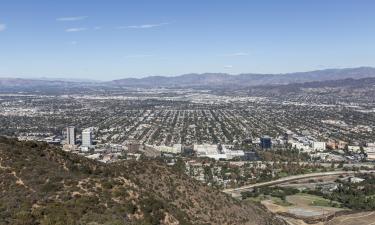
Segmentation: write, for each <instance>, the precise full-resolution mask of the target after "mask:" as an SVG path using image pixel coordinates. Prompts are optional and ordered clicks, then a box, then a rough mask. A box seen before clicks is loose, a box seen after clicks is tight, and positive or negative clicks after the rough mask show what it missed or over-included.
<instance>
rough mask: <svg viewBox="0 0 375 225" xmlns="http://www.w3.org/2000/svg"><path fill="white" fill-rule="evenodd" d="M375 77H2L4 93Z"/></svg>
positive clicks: (364, 70)
mask: <svg viewBox="0 0 375 225" xmlns="http://www.w3.org/2000/svg"><path fill="white" fill-rule="evenodd" d="M370 77H375V68H371V67H358V68H347V69H327V70H316V71H310V72H296V73H286V74H253V73H247V74H239V75H230V74H226V73H203V74H185V75H180V76H171V77H167V76H149V77H145V78H125V79H119V80H114V81H108V82H90V81H86V82H84V81H77V80H75V81H69V80H53V79H51V80H48V79H44V80H43V79H17V78H0V87H1V89H0V92H7V91H22V92H24V91H52V92H53V91H54V92H56V91H66V92H68V93H69V92H72V91H79V90H86V91H90V90H95V89H105V90H108V89H115V88H123V87H126V88H195V89H202V88H203V89H212V90H214V89H229V90H231V89H237V88H247V87H255V86H262V85H287V84H295V83H306V82H319V81H329V80H342V79H349V78H351V79H361V78H370Z"/></svg>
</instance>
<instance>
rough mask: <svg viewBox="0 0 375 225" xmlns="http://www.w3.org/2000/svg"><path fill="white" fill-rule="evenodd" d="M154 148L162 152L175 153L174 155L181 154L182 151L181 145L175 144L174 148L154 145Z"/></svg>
mask: <svg viewBox="0 0 375 225" xmlns="http://www.w3.org/2000/svg"><path fill="white" fill-rule="evenodd" d="M152 147H153V148H155V149H156V150H158V151H160V152H165V153H173V154H180V153H181V150H182V145H181V144H174V145H173V146H172V147H171V146H165V145H160V146H157V145H154V146H152Z"/></svg>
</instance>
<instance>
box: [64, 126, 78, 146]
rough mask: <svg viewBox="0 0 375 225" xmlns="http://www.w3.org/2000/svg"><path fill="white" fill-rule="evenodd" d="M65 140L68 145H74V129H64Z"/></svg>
mask: <svg viewBox="0 0 375 225" xmlns="http://www.w3.org/2000/svg"><path fill="white" fill-rule="evenodd" d="M66 139H67V144H68V145H75V144H76V133H75V127H73V126H69V127H67V128H66Z"/></svg>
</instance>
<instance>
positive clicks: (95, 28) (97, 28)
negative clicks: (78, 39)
mask: <svg viewBox="0 0 375 225" xmlns="http://www.w3.org/2000/svg"><path fill="white" fill-rule="evenodd" d="M101 29H102V27H100V26H96V27H94V30H101Z"/></svg>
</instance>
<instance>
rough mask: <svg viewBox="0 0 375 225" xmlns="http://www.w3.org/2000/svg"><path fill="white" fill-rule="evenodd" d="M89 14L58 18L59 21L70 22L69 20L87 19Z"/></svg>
mask: <svg viewBox="0 0 375 225" xmlns="http://www.w3.org/2000/svg"><path fill="white" fill-rule="evenodd" d="M86 18H87V16H74V17H60V18H57V19H56V20H57V21H62V22H64V21H65V22H69V21H78V20H84V19H86Z"/></svg>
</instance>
